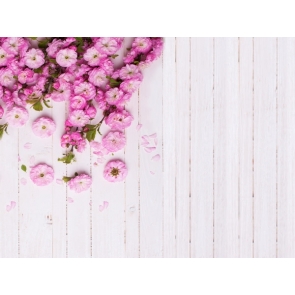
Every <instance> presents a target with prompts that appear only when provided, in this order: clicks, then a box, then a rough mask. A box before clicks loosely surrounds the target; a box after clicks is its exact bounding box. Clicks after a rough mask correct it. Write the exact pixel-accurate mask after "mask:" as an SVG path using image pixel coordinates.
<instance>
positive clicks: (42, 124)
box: [32, 117, 56, 138]
mask: <svg viewBox="0 0 295 295" xmlns="http://www.w3.org/2000/svg"><path fill="white" fill-rule="evenodd" d="M32 129H33V133H34V134H35V135H36V136H39V137H42V138H45V137H49V136H51V135H52V134H53V133H54V131H55V129H56V125H55V123H54V121H53V120H52V119H50V118H48V117H41V118H38V119H36V120H35V121H34V122H33V126H32Z"/></svg>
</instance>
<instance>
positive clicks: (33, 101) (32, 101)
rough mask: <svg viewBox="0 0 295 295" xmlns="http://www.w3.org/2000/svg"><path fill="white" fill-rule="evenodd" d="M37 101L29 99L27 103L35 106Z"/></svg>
mask: <svg viewBox="0 0 295 295" xmlns="http://www.w3.org/2000/svg"><path fill="white" fill-rule="evenodd" d="M36 101H37V100H36V99H28V100H26V102H27V103H30V104H34V103H36Z"/></svg>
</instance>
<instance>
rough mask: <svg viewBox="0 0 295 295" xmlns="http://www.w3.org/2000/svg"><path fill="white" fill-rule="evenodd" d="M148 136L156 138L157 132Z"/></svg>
mask: <svg viewBox="0 0 295 295" xmlns="http://www.w3.org/2000/svg"><path fill="white" fill-rule="evenodd" d="M148 137H149V138H157V133H153V134H151V135H149V136H148Z"/></svg>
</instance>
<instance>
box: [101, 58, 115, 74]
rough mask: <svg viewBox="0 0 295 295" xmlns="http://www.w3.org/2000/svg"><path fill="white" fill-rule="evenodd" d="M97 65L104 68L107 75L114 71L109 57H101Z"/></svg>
mask: <svg viewBox="0 0 295 295" xmlns="http://www.w3.org/2000/svg"><path fill="white" fill-rule="evenodd" d="M99 66H100V67H101V68H102V69H103V70H105V72H106V74H107V75H109V76H110V75H112V73H113V72H114V64H113V62H112V61H111V60H110V59H109V58H104V59H102V60H101V61H100V63H99Z"/></svg>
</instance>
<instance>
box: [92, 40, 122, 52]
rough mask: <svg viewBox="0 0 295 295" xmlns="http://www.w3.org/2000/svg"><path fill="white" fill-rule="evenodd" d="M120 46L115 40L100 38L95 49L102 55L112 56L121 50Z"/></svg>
mask: <svg viewBox="0 0 295 295" xmlns="http://www.w3.org/2000/svg"><path fill="white" fill-rule="evenodd" d="M120 45H121V44H120V43H118V42H117V40H116V39H115V38H110V37H106V38H100V39H99V40H98V41H97V42H96V44H95V48H96V49H97V50H98V51H99V52H101V53H105V54H107V55H112V54H114V53H115V52H116V51H117V50H118V49H119V48H120Z"/></svg>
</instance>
